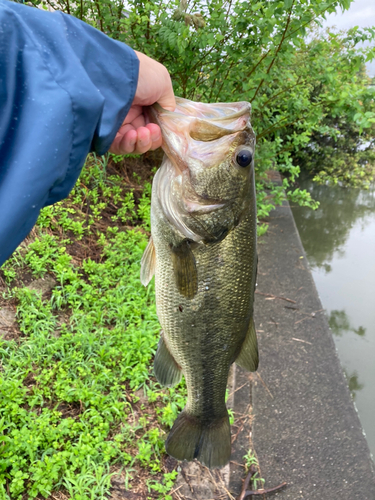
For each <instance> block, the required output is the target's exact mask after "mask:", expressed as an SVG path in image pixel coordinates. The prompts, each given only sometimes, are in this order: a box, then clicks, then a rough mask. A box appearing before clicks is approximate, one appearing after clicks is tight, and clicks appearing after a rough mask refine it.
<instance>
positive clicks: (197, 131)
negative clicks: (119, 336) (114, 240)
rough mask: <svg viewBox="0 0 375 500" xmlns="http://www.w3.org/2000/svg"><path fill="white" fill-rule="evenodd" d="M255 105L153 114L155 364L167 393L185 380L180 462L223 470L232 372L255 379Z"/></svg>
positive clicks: (176, 429)
mask: <svg viewBox="0 0 375 500" xmlns="http://www.w3.org/2000/svg"><path fill="white" fill-rule="evenodd" d="M249 119H250V105H249V104H248V103H233V104H212V105H210V104H201V103H193V102H191V101H186V100H183V99H178V100H177V108H176V110H175V112H173V113H172V112H168V111H165V110H161V109H159V110H156V111H154V120H155V121H156V122H157V123H159V125H160V126H161V129H162V132H163V138H164V145H163V147H164V151H165V152H166V156H165V159H164V161H163V164H162V167H161V168H160V169H159V170H158V172H157V174H156V175H155V178H154V182H153V191H152V201H151V233H152V236H151V239H150V243H149V245H148V247H147V248H146V251H145V254H144V257H143V259H142V272H141V279H142V282H143V283H144V284H147V283H148V282H149V280H150V279H151V277H152V275H153V274H155V288H156V305H157V312H158V317H159V321H160V324H161V326H162V329H163V330H162V335H161V339H160V342H159V346H158V350H157V353H156V355H155V360H154V370H155V375H156V377H157V379H158V380H159V382H160V383H161V384H162V385H165V386H172V385H175V384H176V383H178V382H179V380H180V378H181V375H182V374H183V375H184V376H185V380H186V386H187V390H188V400H187V404H186V407H185V408H184V410H183V411H182V412H181V414H180V415H179V416H178V418H177V419H176V421H175V423H174V425H173V427H172V429H171V431H170V434H169V436H168V438H167V441H166V451H167V453H169V454H170V455H171V456H173V457H175V458H177V459H179V460H183V459H186V460H193V459H194V458H197V459H198V460H199V461H200V462H202V463H203V464H205V465H206V466H208V467H210V468H212V467H221V466H223V465H225V464H226V463H227V462H228V461H229V459H230V454H231V438H230V426H229V418H228V412H227V408H226V405H225V393H226V387H227V380H228V373H229V369H230V366H231V364H232V363H233V362H234V361H236V363H237V364H239V365H240V366H243V367H244V368H246V369H248V370H250V371H255V370H256V369H257V366H258V349H257V340H256V334H255V328H254V322H253V301H254V289H255V281H256V267H257V256H256V199H255V185H254V172H253V155H254V147H255V136H254V133H253V131H252V129H251V126H250V122H249Z"/></svg>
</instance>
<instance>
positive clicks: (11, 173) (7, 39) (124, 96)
mask: <svg viewBox="0 0 375 500" xmlns="http://www.w3.org/2000/svg"><path fill="white" fill-rule="evenodd" d="M138 67H139V61H138V58H137V56H136V55H135V53H134V51H133V50H132V49H130V48H129V47H127V46H126V45H124V44H122V43H120V42H117V41H115V40H112V39H110V38H109V37H107V36H106V35H104V34H103V33H101V32H100V31H98V30H96V29H94V28H92V27H91V26H89V25H87V24H85V23H83V22H82V21H80V20H78V19H76V18H74V17H71V16H68V15H65V14H62V13H61V12H54V13H50V12H45V11H42V10H40V9H36V8H32V7H26V6H24V5H20V4H17V3H13V2H8V1H7V0H0V266H1V265H2V264H3V263H4V261H5V260H6V259H7V258H8V257H9V256H10V255H11V253H12V252H13V251H14V250H15V249H16V248H17V246H18V245H19V244H20V243H21V241H22V240H23V239H24V238H25V237H26V236H27V234H28V233H29V232H30V230H31V229H32V227H33V225H34V224H35V222H36V220H37V218H38V215H39V212H40V210H41V208H43V207H45V206H46V205H51V204H52V203H55V202H56V201H59V200H61V199H62V198H65V197H66V196H68V194H69V192H70V191H71V189H72V188H73V186H74V184H75V182H76V180H77V178H78V176H79V174H80V171H81V168H82V166H83V163H84V161H85V158H86V156H87V154H88V153H89V152H90V151H95V152H96V153H98V154H100V155H101V154H104V153H105V152H106V151H107V150H108V149H109V147H110V145H111V143H112V141H113V139H114V138H115V135H116V132H117V131H118V129H119V127H120V126H121V123H122V121H123V120H124V118H125V116H126V114H127V112H128V111H129V108H130V106H131V103H132V101H133V98H134V94H135V90H136V87H137V82H138Z"/></svg>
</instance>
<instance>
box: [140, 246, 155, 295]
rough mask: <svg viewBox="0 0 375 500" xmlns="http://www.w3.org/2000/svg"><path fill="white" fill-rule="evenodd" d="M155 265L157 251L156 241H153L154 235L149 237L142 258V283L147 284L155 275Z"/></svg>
mask: <svg viewBox="0 0 375 500" xmlns="http://www.w3.org/2000/svg"><path fill="white" fill-rule="evenodd" d="M155 266H156V253H155V247H154V242H153V241H152V236H151V237H150V239H149V242H148V244H147V247H146V249H145V251H144V252H143V255H142V260H141V283H142V285H144V286H147V285H148V284H149V283H150V281H151V279H152V277H153V275H154V274H155Z"/></svg>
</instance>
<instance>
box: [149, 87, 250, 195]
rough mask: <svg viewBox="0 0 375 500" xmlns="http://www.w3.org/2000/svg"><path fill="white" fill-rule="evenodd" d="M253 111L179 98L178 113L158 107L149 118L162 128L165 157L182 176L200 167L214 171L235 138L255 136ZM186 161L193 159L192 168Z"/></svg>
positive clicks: (242, 106)
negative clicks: (251, 115)
mask: <svg viewBox="0 0 375 500" xmlns="http://www.w3.org/2000/svg"><path fill="white" fill-rule="evenodd" d="M250 110H251V107H250V104H249V103H248V102H238V103H230V104H227V103H217V104H205V103H193V102H192V101H189V100H187V99H183V98H181V97H176V109H175V111H167V110H165V109H163V108H162V107H161V106H160V105H159V104H157V103H156V104H153V105H152V106H151V107H150V108H149V112H148V114H149V119H150V121H152V122H154V123H156V124H157V125H159V126H160V128H161V131H162V135H163V144H162V148H163V150H164V152H165V154H166V155H167V156H168V158H169V159H170V160H171V162H172V164H173V166H174V167H175V169H176V171H177V172H178V173H182V172H183V171H186V170H187V169H189V170H191V169H192V170H194V169H195V168H198V166H200V167H202V168H207V167H208V168H209V167H211V166H212V165H214V164H216V163H218V162H219V161H221V160H222V158H223V156H224V155H225V150H227V148H228V144H230V143H231V142H232V138H231V137H233V134H238V133H239V132H242V131H251V133H253V132H252V128H251V125H250ZM214 141H215V144H214ZM186 158H190V165H188V164H187V162H186ZM203 203H204V202H203Z"/></svg>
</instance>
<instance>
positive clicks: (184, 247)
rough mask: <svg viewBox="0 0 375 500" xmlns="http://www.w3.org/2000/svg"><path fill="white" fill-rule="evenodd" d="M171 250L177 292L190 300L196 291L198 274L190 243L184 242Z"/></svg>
mask: <svg viewBox="0 0 375 500" xmlns="http://www.w3.org/2000/svg"><path fill="white" fill-rule="evenodd" d="M171 250H172V263H173V270H174V275H175V278H176V284H177V288H178V291H179V292H180V294H181V295H183V296H184V297H186V298H187V299H192V298H194V296H195V295H196V293H197V291H198V273H197V266H196V264H195V257H194V254H193V252H192V250H191V248H190V243H189V242H188V241H187V240H184V241H183V242H182V243H180V244H179V245H178V246H177V247H172V249H171Z"/></svg>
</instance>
